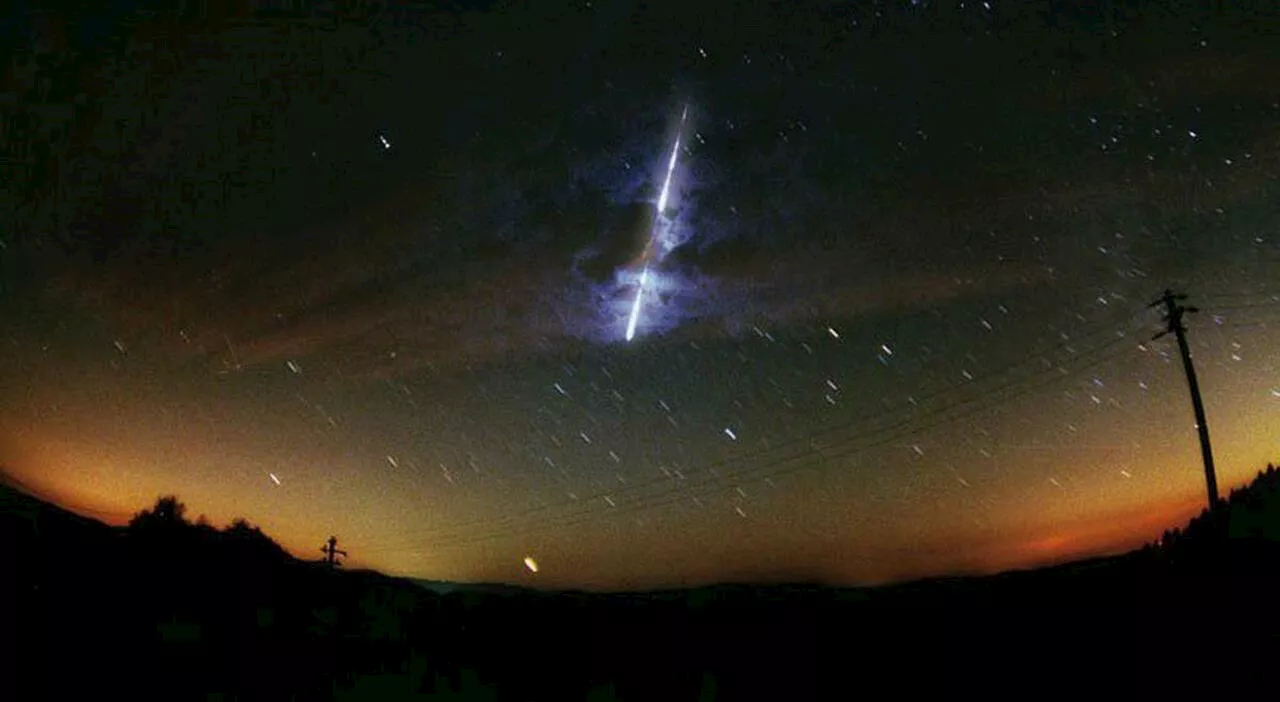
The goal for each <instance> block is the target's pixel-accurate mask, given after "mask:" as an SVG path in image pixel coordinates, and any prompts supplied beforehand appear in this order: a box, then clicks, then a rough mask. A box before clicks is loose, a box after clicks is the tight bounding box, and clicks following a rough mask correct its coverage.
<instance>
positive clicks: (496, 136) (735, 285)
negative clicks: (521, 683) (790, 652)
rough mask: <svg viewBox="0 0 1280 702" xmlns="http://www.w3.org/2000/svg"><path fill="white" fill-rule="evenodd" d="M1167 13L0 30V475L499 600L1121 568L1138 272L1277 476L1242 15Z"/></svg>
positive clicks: (1151, 435)
mask: <svg viewBox="0 0 1280 702" xmlns="http://www.w3.org/2000/svg"><path fill="white" fill-rule="evenodd" d="M209 4H210V5H213V4H214V3H209ZM1183 4H1185V5H1186V6H1185V7H1179V6H1178V5H1179V4H1178V3H1172V4H1167V3H1137V2H1133V3H1122V4H1117V5H1116V6H1115V7H1112V6H1111V5H1110V4H1105V3H1104V5H1106V9H1103V10H1098V9H1096V7H1097V4H1095V3H1048V2H1011V1H1010V0H1002V1H998V0H991V1H990V2H965V3H948V4H946V5H939V4H937V3H934V2H925V1H924V0H920V1H918V2H911V1H906V2H901V1H897V0H895V1H891V2H876V3H852V2H851V3H837V2H813V3H777V4H775V3H764V2H760V3H742V4H740V5H730V4H727V3H720V4H715V3H707V4H700V3H688V2H683V3H680V2H665V1H664V2H658V3H639V2H621V1H619V2H611V1H608V0H598V1H595V2H575V3H570V2H563V3H562V2H546V3H544V2H536V3H535V2H511V3H490V4H488V6H487V7H485V8H479V5H477V4H476V3H422V4H421V6H420V7H408V8H405V7H398V6H392V7H389V8H383V9H378V8H374V9H365V10H359V11H356V10H340V11H333V10H330V11H328V12H327V13H326V12H317V13H314V14H306V13H301V12H298V13H292V14H290V13H284V12H274V13H273V12H270V11H261V12H259V13H258V14H257V15H255V16H252V17H251V16H250V15H249V14H247V13H246V12H245V11H243V10H238V11H235V12H232V11H225V12H221V13H216V12H213V11H212V10H211V11H210V12H209V13H208V14H207V15H205V16H203V17H201V16H198V15H197V14H195V13H194V12H193V11H188V12H187V13H186V15H183V14H182V13H179V12H174V11H170V10H167V9H160V10H156V9H149V6H148V5H146V4H136V5H135V6H132V7H126V6H125V5H126V4H120V3H116V4H115V5H114V7H115V9H112V10H103V11H100V12H98V13H97V14H93V13H85V14H80V15H70V14H65V13H45V14H41V13H38V12H35V11H34V10H33V11H30V12H25V13H22V14H14V15H10V16H9V17H8V18H6V19H5V21H4V22H3V23H0V29H2V31H3V33H4V34H3V42H4V44H5V46H7V47H9V48H8V49H7V53H8V54H9V60H8V61H7V62H6V65H5V72H4V74H3V91H2V92H0V98H2V99H0V115H2V117H3V127H4V133H3V138H2V140H0V141H2V142H3V143H0V152H2V153H0V156H2V158H0V165H2V166H3V171H2V175H0V198H3V199H0V212H3V213H4V220H3V222H2V223H0V261H2V262H3V270H2V275H3V278H2V279H0V321H2V322H3V324H2V328H0V343H2V344H3V353H2V354H0V463H3V464H4V465H5V470H6V471H7V472H8V473H9V474H10V475H11V476H13V477H14V478H16V479H18V480H20V481H21V482H22V483H24V484H26V485H28V486H30V487H31V488H32V489H35V490H37V491H39V492H41V493H42V494H44V495H47V496H49V497H50V498H51V499H53V500H55V501H57V502H58V503H60V504H63V505H66V506H68V507H71V508H73V509H75V510H77V511H80V512H82V513H85V514H89V515H93V516H97V517H101V518H104V519H107V520H108V521H111V522H113V523H117V524H118V523H123V522H124V521H127V519H128V517H129V515H130V514H131V513H132V512H134V511H136V510H138V509H141V508H143V507H146V506H149V505H150V504H151V503H152V502H153V501H154V500H155V498H156V496H158V495H160V494H168V493H176V494H177V495H178V496H179V497H180V498H181V499H182V500H183V501H184V502H186V503H187V505H188V508H189V510H190V512H191V514H192V515H193V516H194V515H198V514H205V515H207V516H208V517H209V519H210V520H211V521H213V522H214V523H215V524H225V523H226V522H228V521H229V520H231V519H232V518H234V517H241V516H242V517H245V518H247V519H249V520H250V521H251V522H253V523H254V524H257V525H259V526H261V527H262V529H263V530H264V531H265V532H267V533H268V534H270V535H272V536H273V537H275V538H276V539H278V540H279V541H280V542H281V543H282V544H283V545H285V546H286V547H288V548H290V549H291V550H293V552H294V553H296V554H299V555H301V556H303V557H307V558H315V557H319V555H320V554H319V547H320V546H321V544H322V542H323V541H324V539H326V538H327V537H328V536H329V535H330V534H333V535H336V536H337V537H338V539H339V547H340V548H345V549H346V550H348V551H349V552H350V553H351V559H350V561H349V565H351V566H361V567H372V568H377V569H380V570H383V571H385V572H389V573H393V574H401V575H411V576H415V577H423V578H431V579H442V580H444V579H447V580H459V581H474V580H483V581H505V582H516V583H525V584H531V585H536V586H540V587H585V588H607V589H611V588H642V587H657V586H676V585H690V584H696V583H704V582H709V581H728V580H754V581H778V580H806V581H823V582H828V583H875V582H883V581H887V580H894V579H900V578H907V577H917V576H923V575H931V574H940V573H956V572H989V571H994V570H1000V569H1007V568H1012V567H1023V566H1029V565H1033V564H1038V563H1044V562H1050V561H1056V560H1062V559H1065V558H1070V557H1077V556H1082V555H1091V554H1095V553H1102V552H1115V551H1118V550H1122V549H1125V548H1129V547H1133V546H1135V545H1137V544H1140V543H1141V542H1143V541H1148V540H1152V539H1154V538H1155V537H1156V536H1158V535H1159V533H1160V532H1161V531H1162V530H1163V529H1165V528H1166V527H1170V526H1173V525H1174V524H1175V523H1176V522H1177V521H1178V520H1185V519H1186V518H1187V517H1188V516H1190V515H1192V514H1193V513H1195V512H1196V511H1198V510H1199V509H1201V508H1202V507H1203V505H1204V504H1205V486H1204V474H1203V469H1202V466H1201V462H1200V453H1199V445H1198V443H1197V440H1196V434H1195V429H1194V422H1195V420H1194V418H1193V416H1192V410H1191V404H1190V400H1189V395H1188V391H1187V384H1186V378H1185V376H1184V374H1183V370H1182V365H1181V362H1180V360H1179V357H1178V351H1177V346H1176V343H1175V342H1174V340H1173V338H1172V337H1171V336H1170V337H1164V338H1161V339H1160V340H1157V341H1154V342H1153V341H1151V337H1152V335H1153V334H1154V333H1155V332H1158V331H1159V330H1160V329H1161V324H1162V323H1161V318H1160V311H1159V310H1153V309H1148V308H1147V305H1148V303H1150V302H1151V301H1153V300H1154V299H1156V298H1157V297H1158V296H1159V295H1160V294H1161V293H1162V291H1163V290H1164V289H1165V288H1166V287H1171V288H1173V289H1174V290H1176V291H1179V292H1185V293H1187V294H1188V295H1189V299H1188V304H1191V305H1195V306H1197V307H1199V308H1200V310H1201V311H1200V312H1199V313H1197V314H1192V315H1189V316H1188V320H1187V326H1188V328H1189V332H1188V333H1189V338H1190V342H1191V347H1192V350H1193V354H1194V359H1195V362H1196V364H1197V369H1198V371H1199V374H1200V382H1201V386H1202V389H1203V392H1204V397H1205V404H1206V408H1207V411H1208V421H1209V427H1210V430H1211V432H1212V438H1213V442H1214V449H1215V453H1216V457H1217V461H1218V475H1219V483H1220V485H1221V486H1222V488H1223V493H1224V494H1225V493H1226V491H1228V490H1229V489H1230V488H1232V487H1235V486H1238V485H1240V484H1242V483H1243V482H1244V481H1246V480H1247V479H1249V478H1250V477H1251V476H1252V475H1253V474H1254V473H1255V472H1256V471H1257V470H1259V469H1260V468H1263V467H1265V465H1266V463H1267V462H1268V460H1275V459H1277V458H1280V421H1278V418H1280V367H1278V362H1280V346H1278V345H1277V342H1280V314H1278V312H1280V180H1278V174H1280V73H1278V72H1277V66H1280V42H1276V41H1275V40H1274V37H1275V36H1277V32H1278V31H1280V23H1278V22H1276V18H1275V15H1274V14H1263V13H1262V12H1261V11H1256V12H1254V11H1243V10H1230V11H1228V12H1226V13H1225V14H1223V13H1221V12H1218V11H1215V10H1213V9H1211V6H1210V5H1206V6H1205V7H1206V8H1210V9H1200V8H1199V5H1194V4H1188V3H1183ZM1227 4H1228V5H1233V4H1234V3H1227ZM1245 4H1247V3H1245ZM1077 5H1088V6H1090V7H1094V8H1095V9H1092V10H1089V11H1082V10H1078V9H1072V8H1074V7H1075V6H1077ZM340 6H345V5H341V4H340ZM1126 7H1127V8H1129V9H1125V8H1126ZM1143 7H1145V8H1146V9H1145V10H1144V9H1142V8H1143ZM685 106H687V108H688V116H687V120H686V121H685V122H684V124H683V126H682V125H681V123H680V116H681V112H682V109H683V108H684V107H685ZM677 138H678V139H679V140H680V146H679V149H678V151H677V163H676V166H675V168H674V170H673V171H672V178H671V186H670V199H669V202H668V203H667V208H666V210H664V211H662V212H658V211H657V209H656V203H657V201H658V199H659V193H660V190H661V187H662V183H663V179H664V174H665V172H666V169H667V165H668V159H669V156H670V153H671V151H672V147H673V144H674V143H675V141H676V139H677ZM651 238H653V239H654V240H653V241H651ZM646 265H647V266H648V267H649V270H650V273H649V274H648V277H647V280H646V287H645V289H644V294H643V296H642V298H641V305H640V312H639V316H638V321H637V326H636V334H635V338H634V339H633V340H632V341H631V342H629V343H628V342H627V341H625V338H624V336H625V330H626V326H627V322H628V314H629V311H630V309H631V307H632V305H633V303H634V300H635V297H636V294H637V285H638V283H639V280H640V277H641V272H642V271H643V270H644V267H645V266H646ZM526 556H532V557H533V558H534V559H536V562H537V563H538V565H539V568H538V572H537V573H533V572H531V571H530V570H529V569H527V568H526V565H525V562H524V559H525V557H526Z"/></svg>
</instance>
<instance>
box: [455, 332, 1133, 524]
mask: <svg viewBox="0 0 1280 702" xmlns="http://www.w3.org/2000/svg"><path fill="white" fill-rule="evenodd" d="M1121 341H1122V340H1119V339H1118V340H1116V341H1114V342H1112V343H1110V344H1108V345H1107V346H1105V347H1103V348H1110V347H1113V346H1115V345H1116V344H1118V343H1120V342H1121ZM1128 350H1129V349H1121V350H1120V352H1118V353H1113V354H1109V355H1107V356H1104V357H1102V358H1099V359H1096V360H1095V361H1093V362H1092V363H1089V364H1086V365H1085V366H1082V367H1080V368H1077V369H1076V370H1075V371H1073V372H1069V373H1067V374H1062V373H1052V374H1050V375H1051V377H1049V378H1046V379H1044V381H1043V382H1040V383H1038V384H1035V385H1032V386H1027V387H1025V388H1023V389H1021V390H1019V391H1017V392H1014V393H1013V394H1011V395H1009V396H1008V397H1006V398H1003V399H1002V400H1000V401H997V402H992V403H987V404H985V405H979V406H977V407H974V408H972V409H970V410H969V411H967V412H963V413H961V414H958V415H955V416H950V417H942V418H939V419H938V420H936V421H934V422H931V423H929V424H927V425H925V426H922V427H910V426H904V427H903V428H902V430H901V431H898V432H896V433H893V434H890V435H889V436H886V437H883V438H881V439H879V440H876V441H872V442H870V443H867V444H863V445H853V446H844V447H841V446H832V447H826V448H823V449H818V450H814V451H810V452H806V453H802V454H797V455H794V456H789V457H787V458H784V459H781V460H779V461H777V462H775V463H774V464H772V465H769V464H766V465H763V466H755V467H750V468H746V469H744V470H742V471H739V472H736V473H730V474H728V475H725V476H716V477H715V481H713V480H704V481H702V482H701V483H699V484H692V485H684V484H681V485H675V486H671V487H669V488H668V489H667V490H664V491H661V492H658V493H655V494H653V495H648V496H644V497H640V498H637V499H635V500H633V501H632V502H630V503H628V504H625V505H623V506H617V507H615V508H613V509H610V510H607V511H604V512H601V511H598V509H595V508H591V507H589V506H587V507H586V508H585V509H582V510H578V511H577V512H576V513H573V514H569V515H567V518H564V517H557V516H555V515H553V516H552V517H551V518H544V519H542V520H535V521H534V522H533V523H525V524H521V525H519V526H520V528H521V530H522V531H524V532H529V531H535V530H537V531H542V530H546V529H548V528H561V527H567V526H573V525H576V524H579V523H582V522H583V521H587V520H590V519H595V518H599V517H604V516H609V515H614V514H625V513H630V512H635V511H640V510H648V509H653V508H656V507H661V506H666V505H669V504H673V503H675V502H680V501H683V500H685V499H688V497H689V495H688V494H687V493H688V492H693V491H700V490H708V489H712V490H714V489H722V488H725V487H727V486H725V485H723V481H726V480H734V481H736V482H739V483H742V482H749V481H753V480H756V479H760V478H763V477H767V478H770V479H772V478H776V477H780V476H784V475H791V474H794V473H797V472H800V471H803V470H805V469H807V468H810V467H812V466H813V465H814V463H815V462H817V461H832V460H836V459H841V458H846V457H848V456H851V455H854V454H856V453H861V452H865V451H868V450H871V449H874V448H879V447H882V446H886V445H889V444H891V443H893V442H895V441H899V440H901V439H902V438H904V437H907V436H911V435H914V434H917V433H918V432H920V431H923V430H926V429H931V428H934V427H937V426H941V425H943V424H948V423H951V422H955V421H958V420H960V419H964V418H967V417H970V416H973V415H974V414H978V413H980V412H983V411H986V410H989V409H991V408H992V407H995V406H998V405H1000V404H1004V403H1005V402H1008V401H1010V400H1013V399H1015V398H1017V397H1021V396H1023V395H1026V394H1027V393H1028V392H1031V391H1034V390H1037V389H1040V388H1042V387H1044V386H1047V385H1050V384H1052V383H1054V382H1057V381H1060V380H1062V379H1065V378H1069V377H1072V376H1073V375H1075V374H1078V373H1080V372H1083V371H1085V370H1089V369H1091V368H1093V367H1096V366H1097V365H1100V364H1101V363H1104V362H1106V361H1109V360H1113V359H1114V358H1117V357H1119V356H1121V355H1123V353H1124V352H1126V351H1128ZM964 404H967V402H961V403H957V404H955V405H952V406H948V407H943V408H940V409H939V410H936V411H935V412H933V413H931V414H939V413H942V412H946V411H949V410H951V409H955V408H956V407H960V406H963V405H964ZM903 424H904V425H905V424H909V423H903ZM887 428H892V427H887ZM848 443H852V442H848ZM832 449H840V450H838V451H835V452H833V453H826V452H827V451H830V450H832ZM801 459H808V460H805V461H804V462H803V463H800V464H798V465H790V466H786V465H785V464H787V463H790V462H792V461H796V460H801ZM777 465H783V467H781V468H777V469H776V470H766V469H769V468H773V467H774V466H777ZM676 490H683V491H684V493H683V494H675V491H676ZM511 535H512V534H511V532H510V530H507V529H500V530H498V529H495V530H494V531H491V532H490V533H488V534H481V535H478V536H475V537H473V538H471V539H464V540H462V541H456V540H453V541H451V540H448V539H446V540H443V541H438V542H433V544H432V548H435V549H442V548H453V547H460V546H466V545H471V544H473V543H478V542H482V541H491V540H494V539H498V538H502V537H504V536H511Z"/></svg>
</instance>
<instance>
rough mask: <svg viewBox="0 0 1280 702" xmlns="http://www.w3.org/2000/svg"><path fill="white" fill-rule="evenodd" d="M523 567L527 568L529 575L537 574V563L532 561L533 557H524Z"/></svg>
mask: <svg viewBox="0 0 1280 702" xmlns="http://www.w3.org/2000/svg"><path fill="white" fill-rule="evenodd" d="M524 567H525V568H528V569H529V572H530V573H536V572H538V562H537V561H535V560H533V556H525V557H524Z"/></svg>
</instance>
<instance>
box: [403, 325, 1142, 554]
mask: <svg viewBox="0 0 1280 702" xmlns="http://www.w3.org/2000/svg"><path fill="white" fill-rule="evenodd" d="M1134 316H1136V315H1130V316H1129V317H1130V319H1132V317H1134ZM1106 331H1110V330H1106ZM1121 334H1123V333H1122V332H1121ZM1094 335H1096V334H1090V335H1088V336H1094ZM1126 340H1128V337H1126V336H1123V335H1120V336H1118V337H1117V338H1115V339H1112V340H1111V341H1110V342H1108V343H1106V344H1103V345H1102V346H1100V347H1097V348H1094V349H1091V350H1089V351H1086V352H1085V353H1083V354H1080V355H1078V356H1077V357H1076V358H1073V359H1070V360H1068V361H1066V362H1067V363H1074V362H1077V361H1079V360H1080V359H1082V358H1087V357H1089V356H1091V355H1094V354H1097V353H1100V352H1103V351H1106V350H1108V349H1111V348H1113V347H1115V346H1116V345H1118V344H1121V343H1122V342H1124V341H1126ZM1042 355H1043V354H1038V355H1037V356H1036V357H1033V359H1031V360H1036V359H1037V358H1039V357H1040V356H1042ZM1116 355H1118V354H1116ZM1116 355H1112V356H1107V357H1104V358H1102V359H1099V360H1097V361H1095V362H1093V363H1090V364H1087V365H1086V366H1083V367H1081V368H1077V369H1076V370H1075V371H1071V372H1067V371H1065V369H1063V368H1061V367H1057V366H1054V367H1050V368H1049V369H1045V370H1042V371H1041V372H1040V373H1039V374H1037V375H1033V376H1030V377H1025V378H1018V379H1014V380H1011V381H1009V382H1006V383H1005V384H1003V385H1000V386H998V387H996V388H994V389H992V390H989V391H987V392H985V393H983V394H979V395H977V396H974V397H970V398H967V399H964V400H960V401H958V402H955V403H952V404H950V405H945V406H942V407H938V408H934V409H932V410H931V411H929V412H928V413H926V414H925V415H923V416H915V417H910V418H908V419H905V420H902V421H899V422H896V423H892V424H889V425H886V426H881V427H875V428H871V429H869V430H867V431H864V432H862V433H861V434H860V435H858V434H855V435H853V436H850V437H845V438H843V439H838V440H836V442H835V443H833V444H832V445H830V446H827V447H817V446H814V445H813V440H814V437H813V436H810V437H808V439H809V442H810V445H809V447H808V448H807V449H806V450H804V451H801V452H799V453H795V454H793V455H788V456H784V457H781V458H778V459H776V460H774V461H771V462H766V463H765V464H763V465H759V466H754V467H748V468H745V469H743V470H740V471H737V472H733V473H730V474H729V475H727V476H721V475H719V474H717V473H715V471H714V470H713V468H711V467H708V468H707V471H708V472H707V473H704V474H702V475H701V476H700V478H698V479H695V480H693V481H688V482H680V481H677V482H676V483H671V482H670V480H669V479H667V480H655V481H648V482H646V483H637V484H634V485H632V486H630V487H629V488H626V489H620V490H615V491H611V492H607V493H604V494H602V495H597V496H595V497H593V498H589V499H588V500H587V501H586V504H584V503H583V502H582V501H578V502H570V503H567V504H564V503H562V504H560V505H543V506H540V507H537V508H533V509H531V510H527V511H526V512H524V513H522V514H521V515H517V516H513V517H507V518H505V519H501V520H498V522H497V523H494V522H492V521H490V522H487V523H484V524H482V525H480V526H484V527H487V528H489V529H490V530H495V529H501V530H504V531H502V532H499V533H495V534H493V535H492V536H491V537H490V538H498V537H500V536H502V535H505V529H506V528H508V527H511V528H520V529H528V528H529V527H530V526H534V527H535V528H536V527H537V526H539V522H540V521H542V520H538V519H535V520H532V522H528V521H526V522H523V523H521V522H519V520H520V519H522V518H524V517H528V516H529V515H531V514H534V513H537V512H543V511H546V510H548V509H553V508H555V507H557V506H577V507H579V508H580V509H579V510H578V511H576V512H575V513H571V514H569V515H568V517H569V518H573V517H575V516H582V517H594V516H601V515H599V514H591V513H590V512H593V511H594V509H593V508H592V507H590V504H591V503H593V502H595V501H597V500H601V499H605V498H609V501H612V500H611V498H612V497H613V496H621V495H623V494H625V493H628V492H633V491H635V490H641V489H648V488H652V487H654V486H655V485H666V489H665V490H660V491H659V492H657V493H654V494H650V495H646V496H641V497H639V498H637V499H636V500H634V501H633V503H632V504H631V505H629V506H628V507H627V508H625V509H622V508H616V507H615V509H614V510H612V511H610V512H606V513H605V514H613V513H617V512H619V511H632V510H634V509H636V508H640V509H645V508H649V507H651V506H660V505H662V504H669V503H670V502H672V501H676V500H683V499H685V498H686V497H687V494H681V495H678V496H676V500H670V499H662V498H663V497H664V495H667V494H669V493H672V492H673V491H675V490H683V491H684V492H685V493H688V492H691V491H703V490H707V489H717V488H724V487H725V486H724V485H723V482H724V481H725V480H739V481H741V480H744V479H745V480H754V479H756V478H757V477H758V475H757V474H761V475H763V476H764V477H769V478H772V477H776V476H779V475H786V474H790V473H793V472H796V471H797V470H802V469H804V468H807V467H808V466H809V465H810V464H811V463H812V462H811V461H810V462H808V463H805V464H802V465H800V466H796V467H792V468H786V467H783V468H781V469H779V470H776V471H769V469H770V468H773V467H776V466H785V464H787V463H790V462H793V461H796V460H799V459H804V458H806V457H810V456H815V455H818V456H819V458H820V459H827V458H830V457H828V456H823V455H821V454H823V452H826V451H829V450H832V449H838V448H841V447H842V446H846V445H849V444H852V443H854V442H856V441H859V440H862V439H866V438H869V437H871V436H874V435H876V434H882V433H884V432H886V431H894V430H900V431H897V432H896V433H894V434H891V435H889V436H888V437H885V438H883V439H881V440H878V441H874V442H872V443H871V444H868V445H866V446H861V447H858V446H855V447H853V448H852V449H850V450H846V451H845V452H843V453H841V454H837V455H836V456H835V457H843V456H844V455H847V454H848V453H850V452H851V451H853V452H856V451H865V450H868V449H870V448H876V447H878V446H883V445H885V444H887V443H890V442H892V441H895V440H898V439H900V438H902V437H904V436H909V435H911V434H914V433H916V432H919V431H922V430H924V429H928V428H932V427H934V426H938V425H940V424H944V423H949V422H952V421H956V420H958V419H962V418H964V417H967V416H971V415H972V414H975V413H977V412H980V411H984V410H987V409H990V408H991V407H994V406H997V405H999V404H1002V403H1004V402H1008V401H1010V400H1012V399H1014V398H1016V397H1019V396H1021V395H1024V394H1026V393H1027V392H1029V391H1032V390H1035V389H1038V388H1040V387H1043V386H1045V385H1047V384H1049V383H1052V382H1056V381H1058V380H1061V379H1063V378H1067V377H1071V376H1072V375H1074V374H1075V373H1079V372H1082V371H1084V370H1087V369H1089V368H1092V367H1094V366H1096V365H1097V364H1098V363H1100V362H1103V361H1105V360H1110V358H1114V357H1115V356H1116ZM1021 365H1025V361H1024V362H1021V363H1018V364H1014V365H1013V366H1011V367H1010V368H1015V367H1018V366H1021ZM1046 374H1047V375H1050V376H1052V377H1049V378H1048V379H1047V380H1045V381H1044V382H1040V383H1037V384H1033V385H1029V386H1024V387H1023V388H1021V389H1018V386H1019V385H1020V384H1023V383H1026V382H1027V381H1031V380H1035V379H1037V377H1043V376H1044V375H1046ZM996 377H998V375H997V376H996ZM1011 389H1012V390H1013V392H1012V394H1010V395H1009V396H1008V397H1006V398H1004V399H1001V400H998V401H997V402H994V403H988V404H986V405H979V406H977V407H975V408H974V409H973V410H971V411H969V412H965V413H962V414H960V415H957V416H952V417H942V418H940V419H939V420H938V421H935V422H932V423H930V424H927V425H925V426H923V427H914V428H913V427H912V426H911V425H913V424H915V423H917V422H919V421H920V420H921V419H928V418H930V417H934V416H937V415H940V414H944V413H946V412H950V411H952V410H955V409H957V408H963V407H965V406H966V405H970V404H973V403H975V402H980V401H982V400H984V399H987V398H989V397H994V396H995V395H997V394H998V393H1001V392H1003V391H1006V390H1011ZM939 394H940V393H939ZM845 428H846V429H847V428H849V427H848V426H846V427H845ZM789 443H795V442H785V443H784V444H783V445H779V446H776V447H771V448H769V449H766V450H765V452H770V451H775V450H777V449H779V448H784V447H785V445H786V444H789ZM735 458H737V459H739V460H740V459H741V458H742V457H741V456H739V457H735ZM719 463H723V461H717V462H713V463H712V464H711V465H712V466H714V465H716V464H719ZM685 480H686V481H687V480H688V479H685ZM655 499H657V500H658V501H657V502H654V503H653V504H649V502H648V501H652V500H655ZM584 510H585V511H584ZM564 517H565V515H563V514H560V515H552V516H551V519H554V520H555V524H557V525H564V524H566V523H572V522H566V521H565V519H564ZM547 525H548V526H550V525H552V524H550V523H548V524H547ZM460 529H461V527H450V528H447V529H436V530H430V532H431V533H440V532H441V531H457V530H460ZM449 541H450V539H448V538H446V539H444V540H443V541H437V542H436V544H435V547H436V548H441V547H448V546H449ZM464 543H469V542H464ZM384 550H391V549H384ZM394 550H399V551H404V550H412V549H394Z"/></svg>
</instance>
